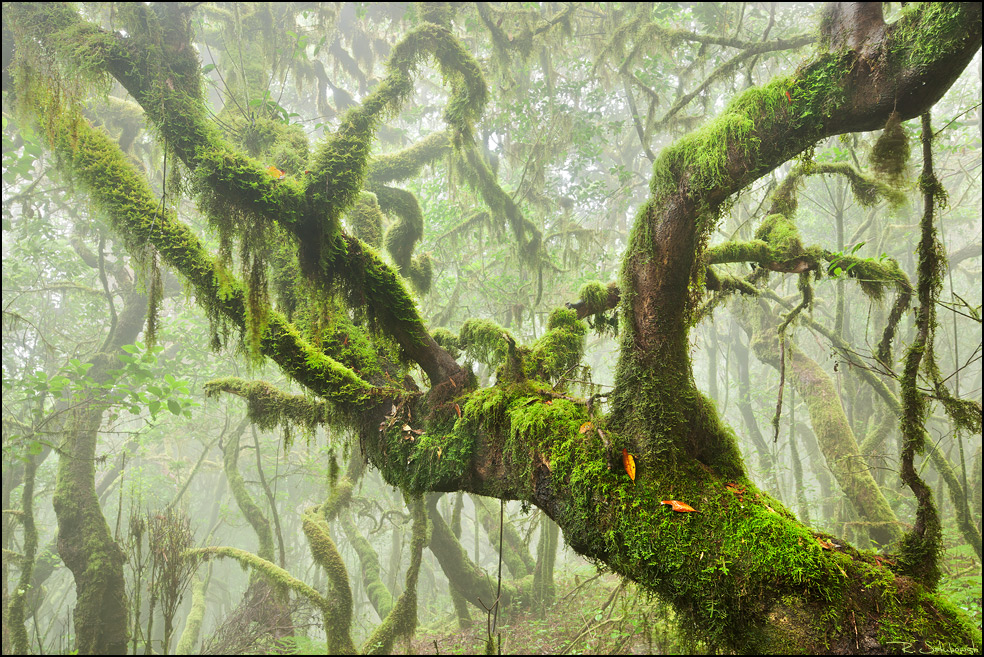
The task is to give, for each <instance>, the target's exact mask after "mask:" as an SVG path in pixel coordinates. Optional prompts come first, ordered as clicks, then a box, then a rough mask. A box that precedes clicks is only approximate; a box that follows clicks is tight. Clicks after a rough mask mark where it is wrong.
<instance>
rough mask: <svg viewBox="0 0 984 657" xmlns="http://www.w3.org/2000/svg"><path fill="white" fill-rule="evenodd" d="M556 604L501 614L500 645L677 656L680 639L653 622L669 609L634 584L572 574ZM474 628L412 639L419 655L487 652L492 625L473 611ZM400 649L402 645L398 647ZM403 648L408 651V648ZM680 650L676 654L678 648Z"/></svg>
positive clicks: (450, 627)
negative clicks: (490, 626)
mask: <svg viewBox="0 0 984 657" xmlns="http://www.w3.org/2000/svg"><path fill="white" fill-rule="evenodd" d="M556 592H557V593H556V599H555V602H554V604H553V605H551V606H549V607H548V608H547V609H546V610H544V611H543V613H542V615H538V614H537V613H536V612H534V611H523V612H516V613H513V614H510V613H508V610H503V613H500V616H499V620H498V624H497V629H496V632H495V634H496V642H498V641H499V635H501V641H502V645H501V649H500V648H499V646H496V652H500V653H501V654H504V655H505V654H509V655H542V654H551V655H557V654H573V655H580V654H620V655H633V654H660V653H663V652H678V651H679V645H678V643H677V642H676V640H675V639H672V640H669V639H670V637H669V636H668V635H666V634H665V632H660V631H659V629H658V628H659V627H661V626H663V625H664V623H658V622H654V621H655V619H656V618H665V617H666V614H667V610H666V609H665V608H664V607H662V606H661V605H659V604H657V603H655V602H652V601H650V600H648V599H647V597H646V596H645V594H642V593H640V592H639V591H638V590H637V589H636V587H634V586H632V585H623V584H622V581H621V579H620V578H619V577H617V576H615V575H612V574H600V575H596V574H591V573H590V572H588V573H587V574H586V575H585V576H580V575H572V576H571V577H570V578H558V579H557V581H556ZM471 612H472V623H471V626H470V627H468V628H465V629H459V628H458V624H457V620H456V619H453V618H452V619H448V621H447V623H446V625H445V626H444V627H436V626H435V625H433V624H432V625H430V626H429V627H420V628H418V629H417V632H416V634H415V636H414V638H413V640H412V644H411V651H412V652H413V653H415V654H418V655H419V654H430V655H433V654H441V655H463V654H464V655H468V654H482V653H484V652H485V651H486V650H485V647H486V642H487V640H488V625H489V622H488V621H487V619H486V618H485V616H484V615H481V616H480V615H479V614H478V613H476V611H475V609H474V608H472V610H471ZM396 649H397V650H399V649H400V646H396ZM403 649H406V647H405V646H403ZM675 649H676V650H675Z"/></svg>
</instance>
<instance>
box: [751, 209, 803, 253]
mask: <svg viewBox="0 0 984 657" xmlns="http://www.w3.org/2000/svg"><path fill="white" fill-rule="evenodd" d="M755 239H757V240H762V241H763V242H766V243H767V244H768V245H769V246H770V248H771V249H772V253H773V256H774V259H775V260H787V259H789V258H793V257H796V256H798V255H800V254H801V253H803V242H802V241H800V236H799V231H798V230H797V229H796V226H795V225H794V224H793V222H792V221H790V220H789V219H787V218H786V217H785V216H784V215H781V214H770V215H769V216H767V217H766V218H765V219H763V220H762V223H761V224H759V227H758V228H757V229H756V230H755Z"/></svg>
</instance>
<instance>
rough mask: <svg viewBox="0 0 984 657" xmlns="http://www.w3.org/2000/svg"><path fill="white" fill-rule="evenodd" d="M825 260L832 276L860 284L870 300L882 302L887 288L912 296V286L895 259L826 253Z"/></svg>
mask: <svg viewBox="0 0 984 657" xmlns="http://www.w3.org/2000/svg"><path fill="white" fill-rule="evenodd" d="M824 259H825V260H827V261H828V262H829V263H830V272H831V273H832V274H844V275H846V276H848V277H850V278H853V279H854V280H856V281H857V282H858V287H860V288H861V291H862V292H864V293H865V295H867V296H868V297H869V298H871V299H873V300H875V301H880V300H881V299H882V298H883V297H884V295H885V290H886V288H888V289H895V290H896V291H897V292H899V293H900V294H911V293H912V284H911V283H909V277H908V276H906V275H905V272H903V271H902V270H901V269H900V268H899V265H898V263H897V262H896V261H895V260H894V259H893V258H885V259H884V260H874V259H872V258H859V257H857V256H853V255H844V254H841V253H831V252H829V251H826V252H825V253H824Z"/></svg>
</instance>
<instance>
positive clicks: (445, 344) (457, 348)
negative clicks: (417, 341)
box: [431, 328, 461, 358]
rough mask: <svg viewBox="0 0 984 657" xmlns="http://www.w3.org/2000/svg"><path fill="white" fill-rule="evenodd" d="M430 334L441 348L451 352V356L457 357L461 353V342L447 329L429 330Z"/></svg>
mask: <svg viewBox="0 0 984 657" xmlns="http://www.w3.org/2000/svg"><path fill="white" fill-rule="evenodd" d="M431 336H432V337H433V338H434V342H436V343H437V344H439V345H440V346H441V348H442V349H444V350H445V351H446V352H448V353H449V354H451V357H452V358H457V357H458V356H460V355H461V343H460V341H459V340H458V336H457V335H455V334H454V333H452V332H451V331H449V330H448V329H446V328H436V329H434V330H433V331H431Z"/></svg>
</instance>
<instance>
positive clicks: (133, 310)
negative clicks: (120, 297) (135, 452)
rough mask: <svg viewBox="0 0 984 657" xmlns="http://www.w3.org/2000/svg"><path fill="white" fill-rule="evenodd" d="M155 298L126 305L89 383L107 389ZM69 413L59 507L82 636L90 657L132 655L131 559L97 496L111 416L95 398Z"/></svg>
mask: <svg viewBox="0 0 984 657" xmlns="http://www.w3.org/2000/svg"><path fill="white" fill-rule="evenodd" d="M146 308H147V298H146V297H145V296H144V295H142V294H137V293H135V292H130V293H129V294H127V295H126V296H125V298H124V306H123V309H122V311H121V312H120V314H119V318H118V320H117V325H116V328H115V331H114V333H113V335H112V336H111V337H110V339H109V340H107V341H106V347H107V352H105V353H102V354H99V355H98V356H96V357H95V358H94V359H93V360H92V363H93V366H92V367H91V368H90V369H89V371H88V376H89V377H90V378H91V379H93V380H94V381H96V382H99V383H103V382H105V381H106V380H107V378H108V370H110V369H112V368H114V367H117V366H118V361H117V359H116V356H115V353H114V352H115V351H116V350H118V349H119V348H120V347H121V346H123V345H126V344H131V343H132V342H133V341H134V340H136V338H137V335H138V334H139V332H140V329H141V327H142V325H143V318H144V313H145V312H146ZM76 401H77V402H78V403H77V404H76V406H75V408H73V409H72V410H71V411H70V412H69V419H68V422H67V423H66V425H65V432H64V436H63V438H62V442H61V445H60V449H59V458H58V475H57V483H56V484H55V494H54V499H53V501H52V503H53V506H54V509H55V516H56V517H57V519H58V555H59V556H60V557H61V559H62V561H64V562H65V565H66V566H68V569H69V570H71V571H72V575H73V576H74V577H75V590H76V596H77V602H76V604H75V614H74V621H75V633H76V641H77V647H78V651H79V653H80V654H83V655H122V654H126V648H127V641H128V639H129V636H130V635H129V620H128V619H129V608H128V604H129V603H128V601H127V595H126V584H125V580H124V577H123V563H124V562H125V558H124V556H123V552H122V550H121V549H120V547H119V545H118V544H117V543H116V541H115V540H113V536H112V533H111V532H110V530H109V525H108V524H107V523H106V519H105V518H104V517H103V514H102V510H101V509H100V507H99V497H98V496H97V495H96V446H97V444H98V440H99V427H100V425H101V424H102V416H103V412H104V410H105V407H104V406H103V404H102V402H101V401H100V400H99V398H98V397H96V396H95V395H89V396H88V398H85V399H77V400H76Z"/></svg>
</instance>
